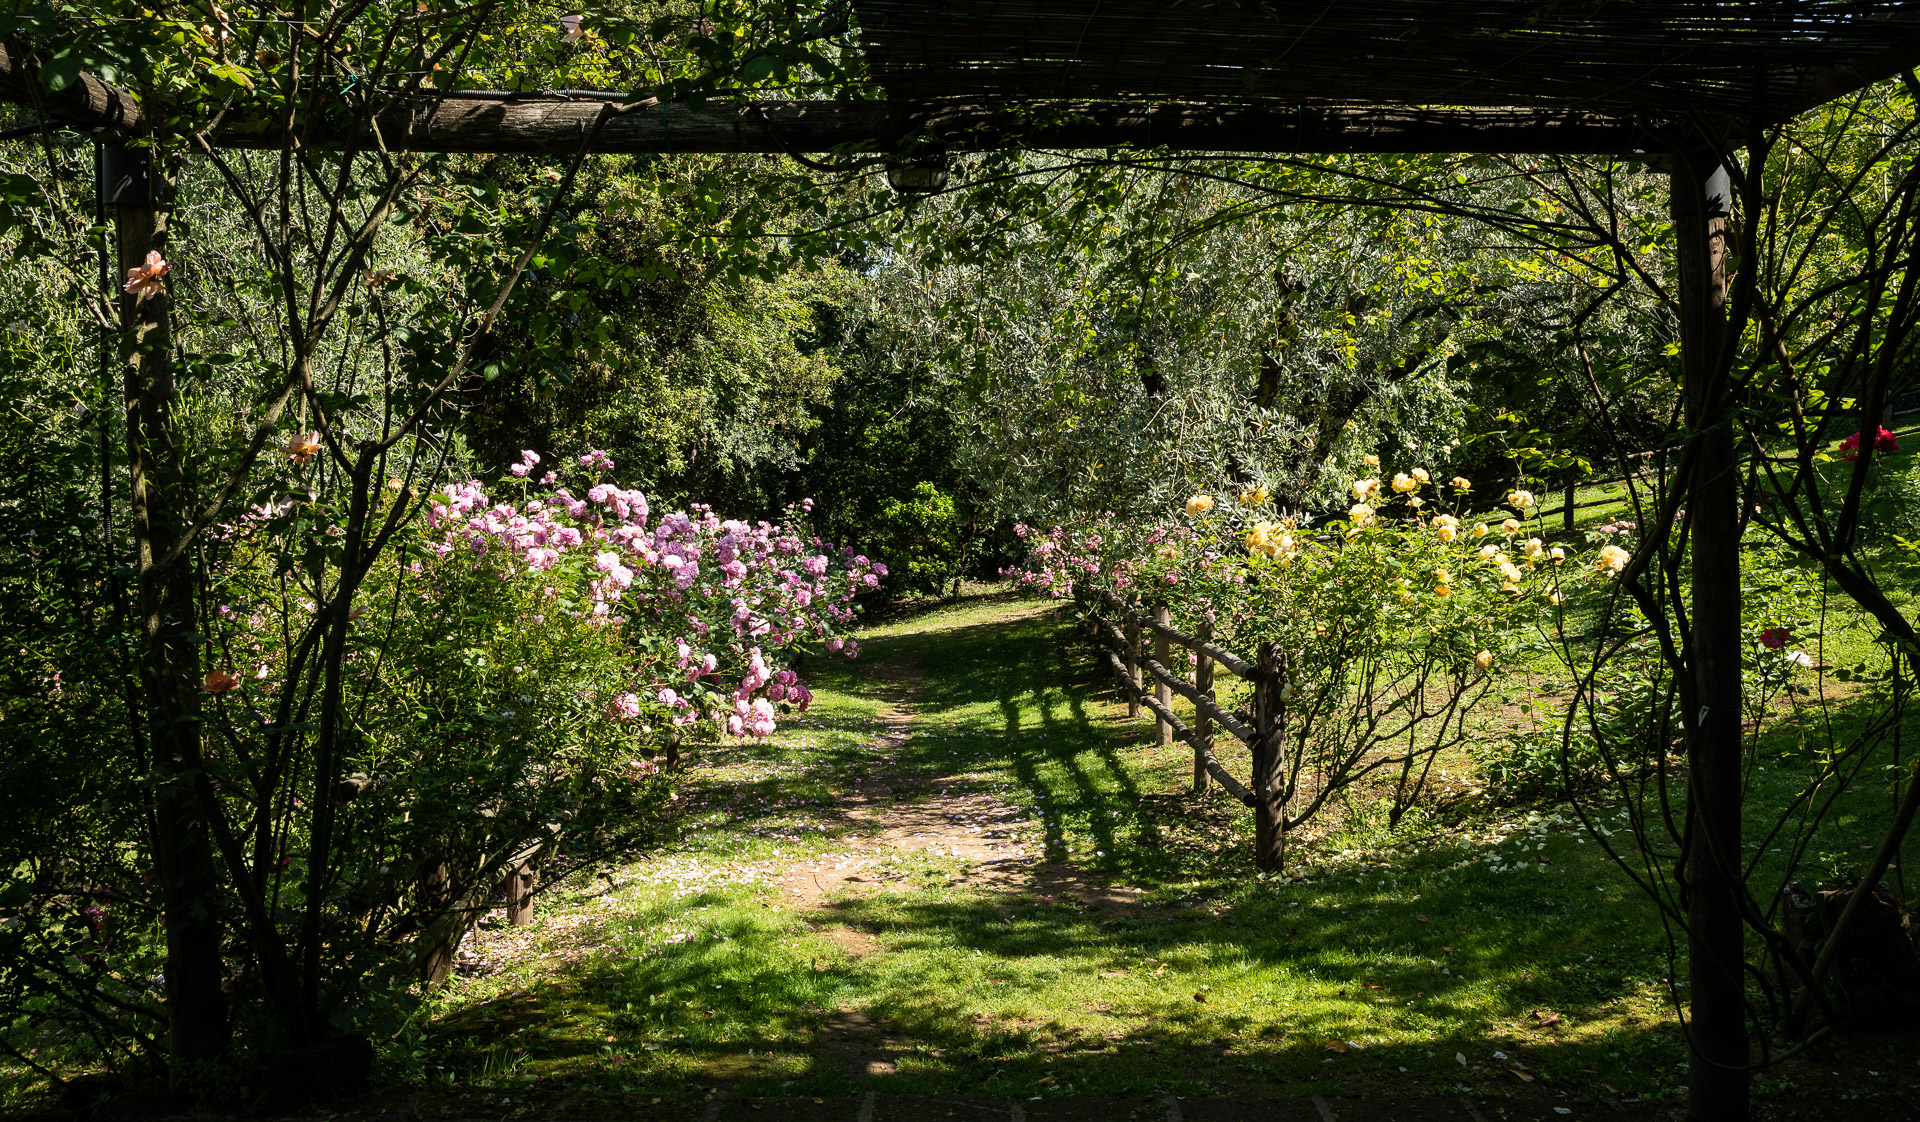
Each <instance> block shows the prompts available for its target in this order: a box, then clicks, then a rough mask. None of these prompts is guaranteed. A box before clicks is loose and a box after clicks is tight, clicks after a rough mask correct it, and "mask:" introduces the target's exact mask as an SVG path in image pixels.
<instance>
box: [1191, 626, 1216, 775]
mask: <svg viewBox="0 0 1920 1122" xmlns="http://www.w3.org/2000/svg"><path fill="white" fill-rule="evenodd" d="M1199 632H1200V639H1201V641H1202V642H1206V643H1211V642H1213V621H1212V620H1210V619H1207V618H1206V617H1205V616H1202V617H1201V618H1200V627H1199ZM1193 688H1194V689H1196V690H1198V691H1200V696H1202V697H1204V698H1206V699H1207V700H1209V701H1217V700H1219V699H1218V698H1216V697H1214V696H1213V659H1212V658H1211V657H1209V656H1208V655H1206V654H1205V653H1202V654H1200V656H1199V661H1198V662H1196V663H1194V666H1193ZM1193 708H1194V714H1193V731H1194V734H1195V735H1196V736H1198V737H1199V739H1200V743H1202V744H1204V745H1206V746H1207V750H1208V751H1212V750H1213V718H1212V717H1210V716H1208V715H1207V711H1206V709H1205V708H1204V707H1202V706H1199V705H1196V706H1194V707H1193ZM1193 793H1194V794H1196V795H1204V794H1206V793H1207V762H1206V757H1205V755H1203V754H1202V753H1201V751H1200V749H1198V748H1195V749H1194V750H1193Z"/></svg>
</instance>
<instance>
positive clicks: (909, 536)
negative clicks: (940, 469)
mask: <svg viewBox="0 0 1920 1122" xmlns="http://www.w3.org/2000/svg"><path fill="white" fill-rule="evenodd" d="M874 529H875V533H874V539H875V551H876V552H878V553H879V554H880V555H881V556H884V557H889V558H893V559H895V564H894V568H893V574H892V575H893V578H894V579H893V580H890V581H889V582H888V583H889V584H890V585H892V586H893V587H894V589H895V590H896V591H901V592H922V593H926V594H928V595H931V596H938V595H939V594H940V593H941V592H942V591H943V590H944V589H946V588H947V587H948V585H950V584H951V583H952V582H953V581H954V580H955V579H956V578H957V577H958V576H959V571H960V522H959V518H958V517H957V516H956V514H955V512H954V506H953V496H952V495H949V494H946V493H945V492H943V491H941V490H940V488H938V487H936V486H934V485H933V484H931V483H926V482H922V483H919V484H916V485H915V486H914V488H913V494H912V495H911V496H910V497H908V498H906V499H888V500H886V501H885V502H884V503H882V504H881V505H880V517H879V520H878V524H877V525H876V526H875V528H874Z"/></svg>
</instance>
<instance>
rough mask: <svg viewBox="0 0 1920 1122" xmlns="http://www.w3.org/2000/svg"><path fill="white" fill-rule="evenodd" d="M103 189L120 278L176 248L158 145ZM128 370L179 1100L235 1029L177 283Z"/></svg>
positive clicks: (133, 306) (110, 151) (144, 666)
mask: <svg viewBox="0 0 1920 1122" xmlns="http://www.w3.org/2000/svg"><path fill="white" fill-rule="evenodd" d="M99 189H100V190H101V191H102V192H103V193H104V194H105V195H106V199H107V203H108V205H109V206H110V207H111V208H112V211H113V225H114V237H115V242H116V249H117V255H118V257H119V266H120V275H122V276H124V275H125V274H126V272H127V270H130V269H134V268H137V267H144V266H145V265H146V262H147V255H148V254H149V253H160V254H163V255H164V254H165V253H166V251H167V244H166V243H167V218H168V215H169V212H170V209H171V203H172V194H173V192H172V182H171V179H170V175H169V173H168V171H167V170H166V169H165V168H164V167H160V166H156V165H154V163H153V161H152V159H151V157H150V156H149V154H148V151H147V149H144V148H118V147H110V148H107V149H106V150H105V152H103V153H102V156H101V160H100V184H99ZM119 304H120V308H119V311H120V346H119V357H120V363H121V373H122V376H123V380H124V387H125V394H126V411H127V420H126V434H127V469H128V474H129V476H130V479H129V484H130V487H129V491H130V494H129V503H128V505H129V508H130V510H131V513H132V516H133V517H132V529H133V543H134V554H135V556H134V565H135V569H136V571H137V572H138V574H139V583H138V592H139V613H140V624H141V637H140V640H141V646H140V652H141V653H140V682H141V692H142V694H143V697H142V701H143V703H144V707H145V709H146V712H145V713H144V714H143V716H144V718H145V724H146V729H147V733H148V735H149V737H150V738H151V752H152V767H153V772H154V781H153V785H154V790H155V792H156V793H155V795H154V814H153V824H154V835H153V844H154V850H155V852H154V863H155V865H156V866H157V868H158V871H159V874H160V885H161V891H162V896H163V903H162V913H161V915H162V926H163V927H164V929H165V931H166V942H167V960H166V962H167V966H166V1001H167V1025H168V1028H167V1059H168V1062H169V1063H170V1064H171V1084H172V1089H173V1093H174V1094H175V1095H176V1096H177V1097H187V1096H192V1095H194V1094H197V1093H198V1088H196V1087H194V1086H192V1084H193V1082H194V1081H195V1080H198V1079H199V1078H201V1077H202V1075H203V1074H204V1070H203V1069H204V1068H205V1067H206V1066H207V1065H208V1064H209V1063H211V1062H213V1061H216V1060H218V1059H219V1058H220V1057H221V1056H223V1055H224V1054H225V1053H226V1050H227V1042H228V1040H229V1033H230V1028H229V1025H228V1016H227V999H226V994H225V990H224V988H223V987H224V985H225V982H226V980H227V972H226V967H225V964H224V961H223V957H222V955H221V950H220V943H221V939H222V937H223V934H224V930H225V925H224V924H223V923H222V921H221V915H220V912H221V905H220V901H221V892H220V879H219V874H218V871H217V869H216V867H215V864H214V858H213V845H212V840H211V838H210V837H209V834H208V826H207V820H206V815H205V814H204V813H203V812H202V808H201V806H200V803H199V799H198V796H197V794H196V791H195V784H196V782H197V781H198V780H199V779H200V777H201V766H200V736H201V731H200V730H201V720H202V718H201V698H200V685H201V673H202V669H201V664H200V647H199V638H198V633H199V630H200V628H199V624H198V622H197V620H198V616H197V613H196V612H195V609H194V579H193V569H192V567H191V565H190V563H189V558H190V557H191V556H192V554H191V553H190V552H189V553H183V554H182V555H181V556H179V557H176V558H175V559H173V560H172V561H171V562H167V561H165V558H166V554H167V553H168V551H169V550H170V549H172V547H173V546H174V544H175V543H176V542H178V541H179V540H180V539H181V537H182V536H183V535H184V534H185V533H186V529H187V527H188V525H189V524H190V523H191V521H192V515H191V512H190V510H189V508H188V506H187V503H188V501H189V496H190V495H191V494H192V481H191V478H190V474H189V472H188V471H187V467H186V453H185V451H184V447H183V442H182V440H181V437H180V433H179V428H178V426H176V425H175V424H174V419H175V417H174V412H173V410H174V406H175V404H176V401H175V391H174V380H173V373H174V372H173V358H174V352H173V316H172V301H171V298H170V296H169V294H168V292H167V289H166V286H164V285H163V286H162V287H161V288H160V290H159V291H157V292H154V293H152V294H150V295H147V296H146V297H145V298H144V299H142V298H140V297H139V296H138V294H122V295H121V296H120V298H119Z"/></svg>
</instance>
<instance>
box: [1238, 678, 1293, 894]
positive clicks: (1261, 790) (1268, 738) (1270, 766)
mask: <svg viewBox="0 0 1920 1122" xmlns="http://www.w3.org/2000/svg"><path fill="white" fill-rule="evenodd" d="M1279 670H1280V667H1279V659H1278V658H1277V657H1276V655H1275V653H1274V648H1273V644H1272V643H1262V644H1260V657H1259V677H1258V678H1256V679H1255V680H1254V683H1253V715H1254V722H1255V723H1254V734H1255V735H1254V739H1253V782H1251V783H1249V784H1247V786H1248V788H1250V789H1251V790H1252V791H1253V797H1254V800H1255V802H1254V807H1253V863H1254V865H1255V866H1257V867H1258V868H1259V869H1260V870H1261V871H1262V872H1279V871H1280V869H1281V867H1282V865H1283V864H1284V863H1285V861H1286V844H1287V836H1286V807H1285V806H1284V805H1283V804H1282V803H1281V801H1280V796H1281V786H1282V785H1281V776H1280V673H1279Z"/></svg>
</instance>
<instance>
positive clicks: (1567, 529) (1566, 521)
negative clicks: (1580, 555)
mask: <svg viewBox="0 0 1920 1122" xmlns="http://www.w3.org/2000/svg"><path fill="white" fill-rule="evenodd" d="M1579 485H1580V476H1579V473H1578V472H1576V471H1575V470H1574V469H1573V468H1568V469H1567V505H1566V507H1565V508H1563V509H1562V510H1561V511H1560V531H1561V532H1562V533H1566V534H1571V533H1573V495H1574V492H1575V490H1577V489H1578V488H1579Z"/></svg>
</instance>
